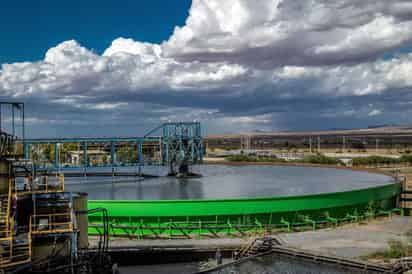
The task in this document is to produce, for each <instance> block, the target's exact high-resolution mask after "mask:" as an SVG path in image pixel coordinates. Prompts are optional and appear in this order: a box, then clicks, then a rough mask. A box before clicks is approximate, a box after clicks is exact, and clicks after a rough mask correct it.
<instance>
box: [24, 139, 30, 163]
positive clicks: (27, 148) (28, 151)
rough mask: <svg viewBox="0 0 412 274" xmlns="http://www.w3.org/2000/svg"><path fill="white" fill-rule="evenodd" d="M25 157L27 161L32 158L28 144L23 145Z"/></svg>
mask: <svg viewBox="0 0 412 274" xmlns="http://www.w3.org/2000/svg"><path fill="white" fill-rule="evenodd" d="M23 155H24V159H25V160H28V159H29V158H30V146H29V144H27V143H23Z"/></svg>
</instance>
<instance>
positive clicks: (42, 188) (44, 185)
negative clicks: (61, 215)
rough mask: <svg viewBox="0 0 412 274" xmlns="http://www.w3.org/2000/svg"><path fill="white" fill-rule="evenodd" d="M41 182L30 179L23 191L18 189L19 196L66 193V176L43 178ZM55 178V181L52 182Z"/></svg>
mask: <svg viewBox="0 0 412 274" xmlns="http://www.w3.org/2000/svg"><path fill="white" fill-rule="evenodd" d="M41 178H42V181H41V182H35V181H32V180H31V179H28V180H29V182H26V183H25V185H24V188H23V189H17V193H18V194H19V195H24V194H33V193H56V192H64V174H60V175H56V177H49V176H43V177H41ZM51 178H54V179H55V180H51Z"/></svg>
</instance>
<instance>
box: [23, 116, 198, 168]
mask: <svg viewBox="0 0 412 274" xmlns="http://www.w3.org/2000/svg"><path fill="white" fill-rule="evenodd" d="M22 144H23V154H24V158H25V159H29V160H32V161H33V162H34V163H35V165H36V167H37V169H46V170H56V169H58V170H64V169H71V168H89V167H94V168H95V167H103V168H107V167H112V168H113V167H119V166H138V167H142V166H144V165H169V166H170V165H174V164H182V163H187V164H189V165H193V164H198V163H200V162H201V161H202V159H203V153H204V150H203V139H202V135H201V125H200V123H199V122H176V123H164V124H162V125H160V126H158V127H156V128H154V129H153V130H151V131H149V132H148V133H147V134H145V135H144V136H143V137H111V138H41V139H25V140H24V141H22ZM64 144H76V145H77V146H78V147H79V148H81V154H82V161H81V163H79V164H77V165H65V164H62V163H61V159H60V151H61V146H62V145H64ZM122 144H127V145H128V146H129V147H130V146H132V147H133V148H134V150H135V152H134V155H136V157H135V160H134V161H133V162H129V163H122V162H119V161H117V160H116V159H117V154H118V151H117V148H118V147H120V146H121V145H122ZM36 145H48V146H52V147H53V150H54V153H53V154H54V159H53V161H52V162H51V163H47V164H42V163H39V162H37V163H36V161H35V159H33V153H32V151H33V149H34V147H35V146H36ZM96 145H100V146H105V147H106V148H108V150H109V151H110V153H109V155H110V161H109V162H108V163H106V164H100V165H97V166H96V165H91V163H90V161H89V157H88V151H89V150H88V148H89V147H91V146H96ZM148 146H150V147H155V148H156V149H157V150H158V151H157V154H158V157H157V159H155V160H153V159H152V158H150V157H146V156H145V153H144V149H145V148H146V147H148ZM139 170H140V169H139Z"/></svg>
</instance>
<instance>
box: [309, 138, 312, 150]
mask: <svg viewBox="0 0 412 274" xmlns="http://www.w3.org/2000/svg"><path fill="white" fill-rule="evenodd" d="M309 152H310V153H312V137H309Z"/></svg>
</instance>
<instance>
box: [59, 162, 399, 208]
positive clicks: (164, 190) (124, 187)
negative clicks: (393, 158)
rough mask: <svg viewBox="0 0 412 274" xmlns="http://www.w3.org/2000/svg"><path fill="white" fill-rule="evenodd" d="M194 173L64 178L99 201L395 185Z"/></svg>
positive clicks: (270, 173)
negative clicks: (197, 175)
mask: <svg viewBox="0 0 412 274" xmlns="http://www.w3.org/2000/svg"><path fill="white" fill-rule="evenodd" d="M123 171H125V170H123ZM193 171H195V172H199V173H201V174H203V177H202V178H197V179H176V178H171V177H159V178H152V179H144V180H141V179H137V180H136V179H135V178H122V179H115V180H114V181H113V179H112V178H111V177H106V178H105V177H103V178H102V177H88V178H87V179H84V178H67V179H66V182H67V183H66V189H67V191H78V192H87V193H89V199H101V200H173V199H222V198H250V197H273V196H290V195H304V194H317V193H325V192H338V191H347V190H353V189H360V188H367V187H371V186H379V185H384V184H387V183H390V182H392V181H393V180H392V178H390V177H388V176H385V175H381V174H373V173H367V172H359V171H350V170H341V169H333V168H316V167H287V166H224V165H203V166H196V167H194V170H193ZM144 172H145V173H147V174H156V175H160V176H164V175H165V174H166V173H167V170H166V169H165V168H161V167H146V168H145V169H144Z"/></svg>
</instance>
